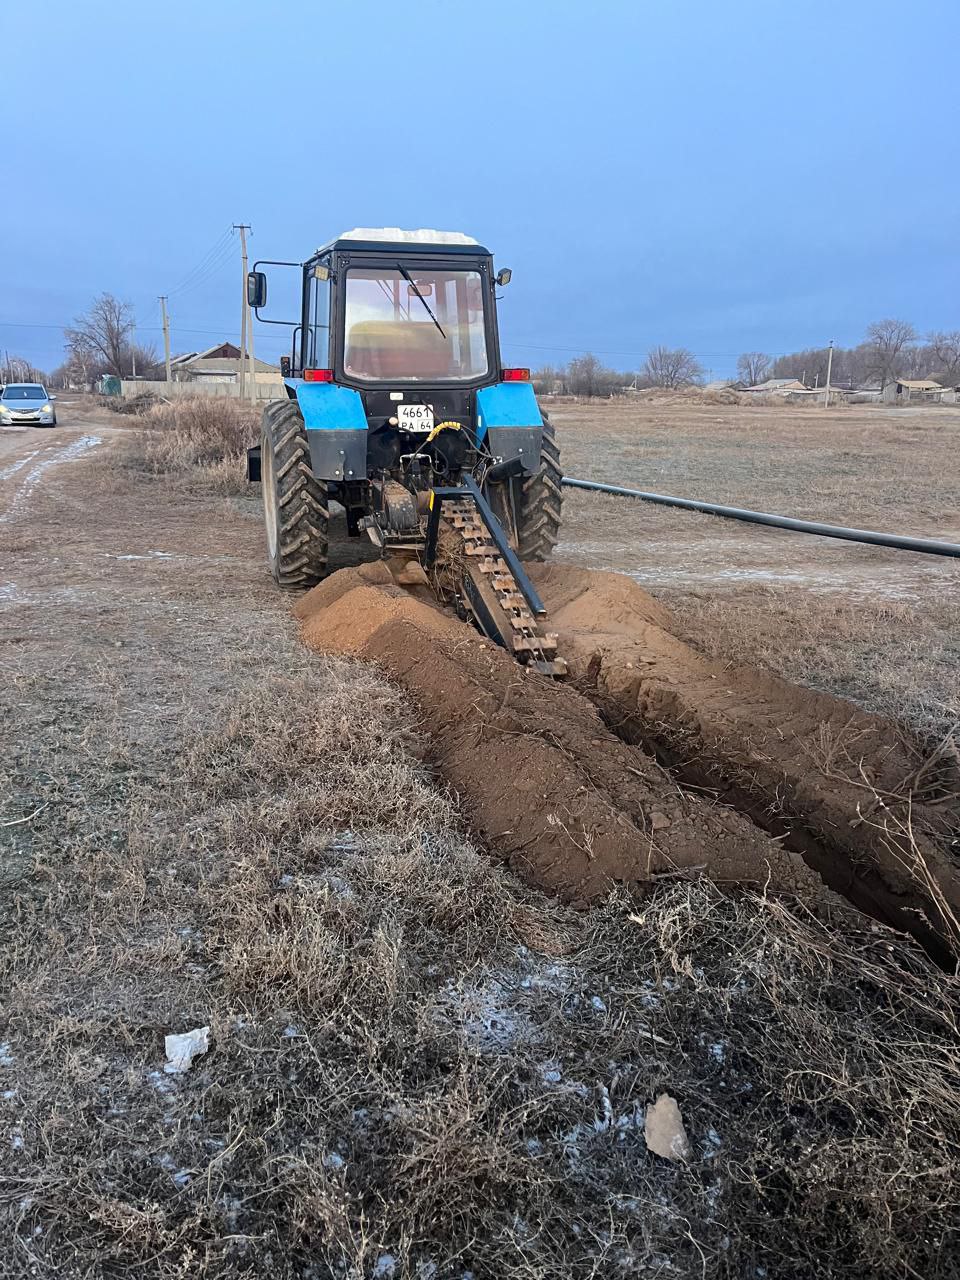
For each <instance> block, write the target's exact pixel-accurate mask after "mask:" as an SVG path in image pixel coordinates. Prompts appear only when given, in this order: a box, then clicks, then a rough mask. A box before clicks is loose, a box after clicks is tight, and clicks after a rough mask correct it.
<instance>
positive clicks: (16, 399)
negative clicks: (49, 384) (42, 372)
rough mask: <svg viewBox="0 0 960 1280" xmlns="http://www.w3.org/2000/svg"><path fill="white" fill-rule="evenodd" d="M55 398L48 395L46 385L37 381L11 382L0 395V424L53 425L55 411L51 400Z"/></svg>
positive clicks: (55, 417)
mask: <svg viewBox="0 0 960 1280" xmlns="http://www.w3.org/2000/svg"><path fill="white" fill-rule="evenodd" d="M56 398H57V397H56V396H48V395H47V390H46V387H43V386H41V385H40V383H39V382H11V383H10V384H9V385H8V386H6V387H4V388H3V394H2V395H0V426H4V427H10V426H13V424H14V423H15V422H35V423H37V425H38V426H41V427H55V426H56V425H57V411H56V409H55V408H54V407H53V402H54V400H56Z"/></svg>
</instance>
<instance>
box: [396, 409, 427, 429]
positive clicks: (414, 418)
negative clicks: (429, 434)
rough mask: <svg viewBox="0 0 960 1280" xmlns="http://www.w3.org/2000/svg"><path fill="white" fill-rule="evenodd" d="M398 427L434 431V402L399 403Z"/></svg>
mask: <svg viewBox="0 0 960 1280" xmlns="http://www.w3.org/2000/svg"><path fill="white" fill-rule="evenodd" d="M397 427H398V429H399V430H400V431H432V430H433V405H432V404H398V405H397Z"/></svg>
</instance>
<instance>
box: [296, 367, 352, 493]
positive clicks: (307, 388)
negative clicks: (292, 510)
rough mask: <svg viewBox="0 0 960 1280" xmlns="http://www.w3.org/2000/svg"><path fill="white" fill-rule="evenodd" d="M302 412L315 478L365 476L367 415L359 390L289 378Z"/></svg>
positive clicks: (336, 478) (342, 478) (337, 478)
mask: <svg viewBox="0 0 960 1280" xmlns="http://www.w3.org/2000/svg"><path fill="white" fill-rule="evenodd" d="M287 385H288V386H289V387H290V388H291V389H292V390H293V392H294V394H295V395H296V397H297V403H298V404H299V406H300V412H301V414H302V415H303V425H304V427H305V428H306V432H307V443H308V445H309V446H310V466H311V468H312V470H313V474H314V475H315V476H316V478H317V479H318V480H365V479H366V478H367V415H366V412H365V411H364V407H363V400H362V399H361V397H360V393H359V391H354V390H353V388H352V387H339V386H337V385H336V384H335V383H332V382H304V381H303V380H302V379H300V378H290V379H289V380H288V381H287Z"/></svg>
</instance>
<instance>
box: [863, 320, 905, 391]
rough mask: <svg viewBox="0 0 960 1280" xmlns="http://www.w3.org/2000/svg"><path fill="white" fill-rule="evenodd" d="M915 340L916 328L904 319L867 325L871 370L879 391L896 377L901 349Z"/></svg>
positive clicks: (900, 361) (879, 321)
mask: <svg viewBox="0 0 960 1280" xmlns="http://www.w3.org/2000/svg"><path fill="white" fill-rule="evenodd" d="M916 340H917V333H916V330H915V329H914V327H913V325H912V324H910V323H908V322H907V321H906V320H878V321H876V323H874V324H871V325H868V326H867V345H868V346H869V347H870V351H871V372H872V373H873V374H874V375H875V376H876V377H877V378H879V380H880V390H881V391H882V390H883V388H884V387H885V386H886V385H887V383H888V382H893V381H894V380H895V379H896V378H897V377H898V375H899V373H900V366H901V363H902V359H901V354H902V352H903V349H904V347H906V346H907V345H908V344H910V343H913V342H916Z"/></svg>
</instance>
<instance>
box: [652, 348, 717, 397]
mask: <svg viewBox="0 0 960 1280" xmlns="http://www.w3.org/2000/svg"><path fill="white" fill-rule="evenodd" d="M641 376H642V377H643V379H644V380H645V381H646V382H648V383H649V384H650V386H653V387H670V388H673V389H675V388H677V387H689V386H690V385H691V384H692V383H694V382H700V381H701V380H702V378H703V368H702V366H701V365H700V364H699V363H698V362H697V358H696V356H694V354H693V352H692V351H687V349H686V348H685V347H677V348H676V350H673V351H671V350H670V349H669V348H667V347H654V349H653V350H652V351H651V352H650V354H649V355H648V356H647V358H646V361H645V362H644V366H643V369H642V370H641Z"/></svg>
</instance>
